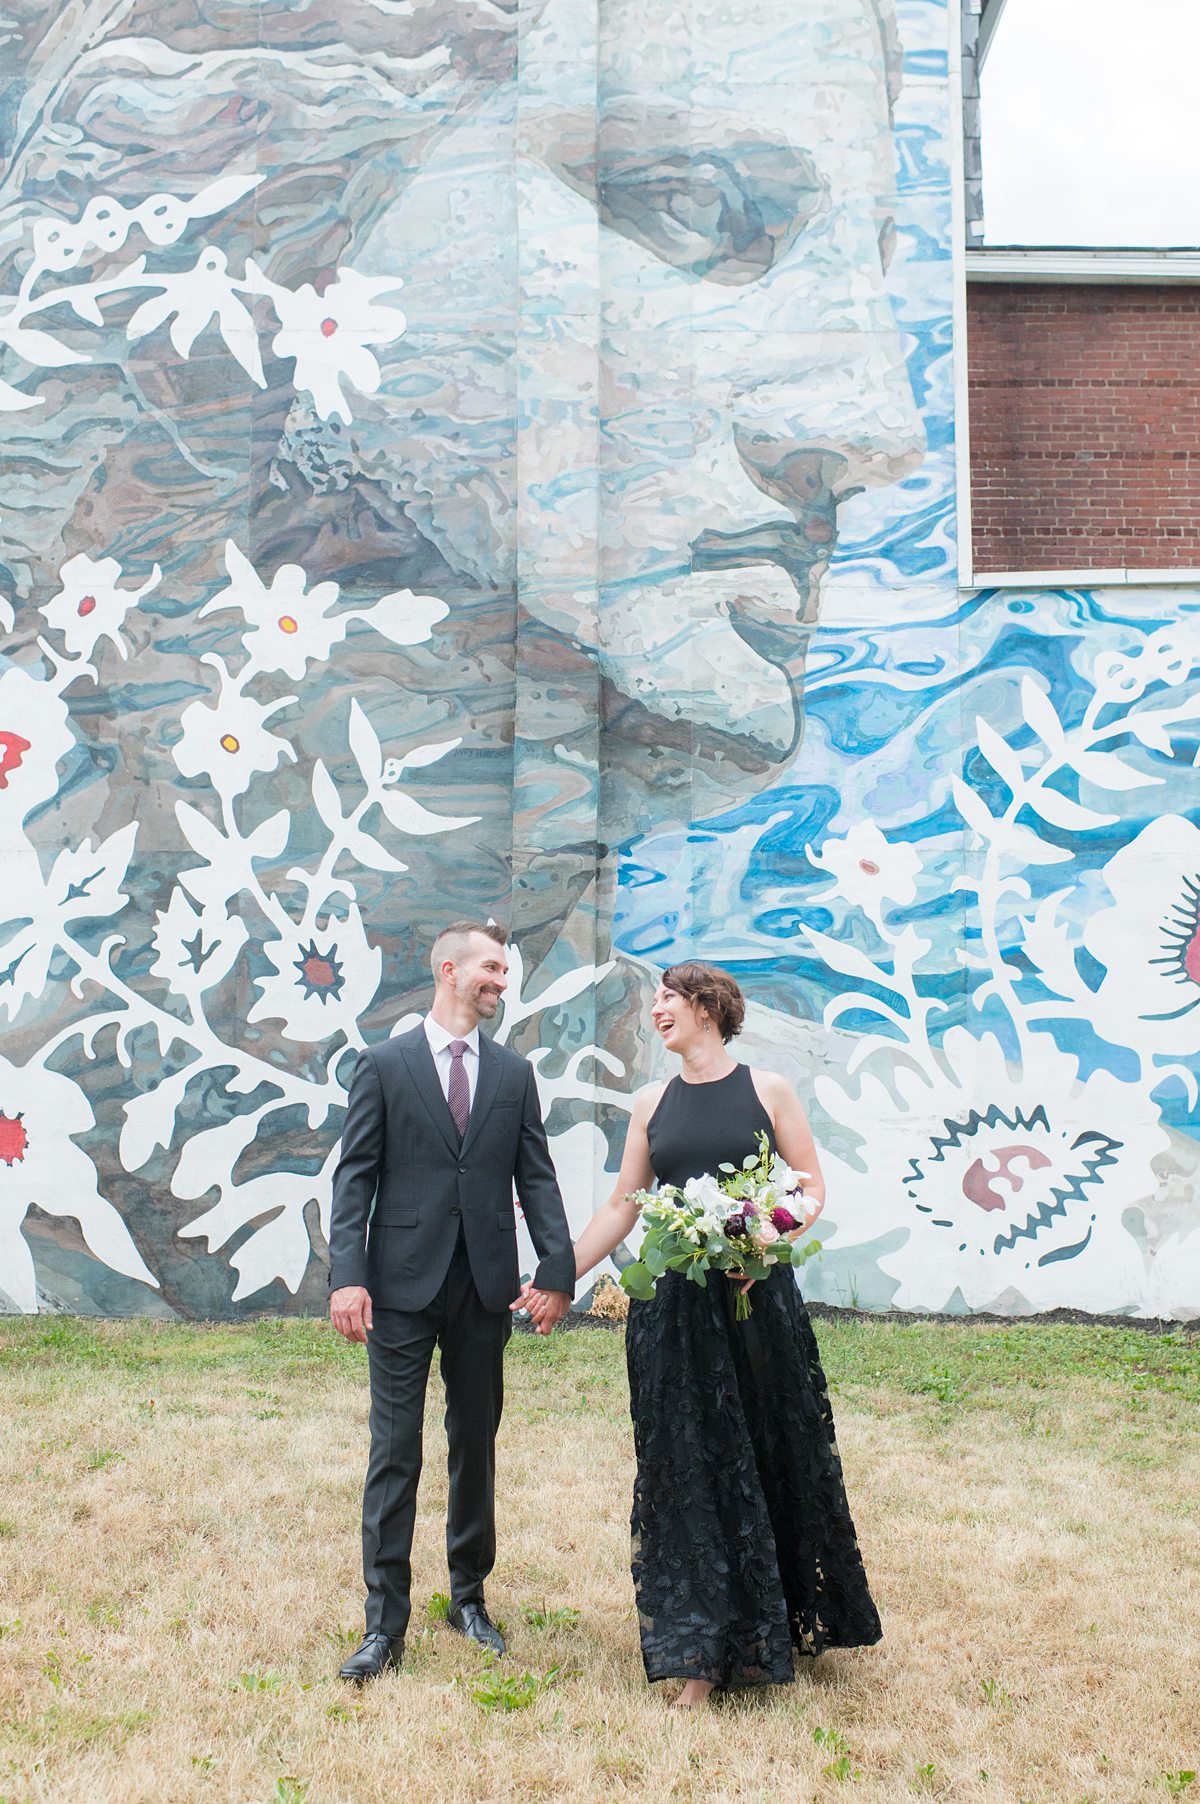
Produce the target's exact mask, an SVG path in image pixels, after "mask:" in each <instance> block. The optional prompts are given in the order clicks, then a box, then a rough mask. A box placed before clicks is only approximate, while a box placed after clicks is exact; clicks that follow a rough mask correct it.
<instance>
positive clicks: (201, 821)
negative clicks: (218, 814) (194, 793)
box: [175, 801, 229, 864]
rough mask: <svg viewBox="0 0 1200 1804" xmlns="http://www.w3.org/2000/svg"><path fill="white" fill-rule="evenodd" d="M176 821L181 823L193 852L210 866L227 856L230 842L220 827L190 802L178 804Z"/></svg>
mask: <svg viewBox="0 0 1200 1804" xmlns="http://www.w3.org/2000/svg"><path fill="white" fill-rule="evenodd" d="M175 819H176V820H177V821H178V822H179V825H180V829H181V830H182V833H183V837H184V838H185V839H186V840H187V842H188V845H189V846H190V847H191V848H192V851H193V852H195V853H197V854H198V856H199V857H201V858H203V859H204V860H205V861H206V863H208V864H216V863H217V862H218V861H219V860H220V859H222V858H223V857H224V856H225V852H226V849H227V847H228V844H229V842H228V840H227V839H226V838H225V835H224V834H223V833H222V832H221V831H220V829H219V828H218V827H215V826H214V825H213V823H212V822H211V821H210V820H209V818H208V816H207V815H206V814H201V812H200V810H199V809H198V808H193V806H192V804H191V803H190V802H182V801H180V802H176V804H175Z"/></svg>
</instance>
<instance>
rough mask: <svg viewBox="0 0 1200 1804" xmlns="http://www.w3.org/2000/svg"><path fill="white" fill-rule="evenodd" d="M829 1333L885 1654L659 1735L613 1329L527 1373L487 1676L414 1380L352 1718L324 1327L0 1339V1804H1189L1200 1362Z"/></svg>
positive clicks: (572, 1339) (1096, 1344)
mask: <svg viewBox="0 0 1200 1804" xmlns="http://www.w3.org/2000/svg"><path fill="white" fill-rule="evenodd" d="M817 1326H818V1333H819V1336H820V1339H821V1342H822V1346H823V1348H824V1352H825V1357H826V1364H827V1368H828V1371H829V1374H830V1378H831V1382H832V1384H833V1387H834V1393H835V1394H834V1407H835V1410H836V1412H837V1417H838V1423H839V1432H840V1441H841V1448H842V1455H843V1459H844V1462H845V1466H846V1477H847V1485H848V1488H849V1493H850V1500H851V1505H852V1507H853V1509H854V1513H855V1517H856V1519H857V1522H858V1528H859V1535H860V1539H861V1542H862V1546H863V1551H864V1555H865V1558H866V1563H867V1570H868V1573H869V1575H870V1578H871V1582H872V1586H873V1589H874V1592H875V1595H876V1598H877V1601H878V1603H879V1607H880V1612H881V1614H882V1616H883V1621H884V1632H885V1639H884V1641H883V1643H882V1644H881V1646H880V1647H878V1648H874V1649H868V1650H860V1651H853V1652H844V1653H831V1654H826V1655H824V1656H823V1657H822V1658H821V1659H820V1660H818V1661H817V1662H815V1663H810V1664H806V1665H805V1666H803V1667H802V1668H801V1669H800V1671H799V1673H798V1675H797V1682H796V1683H795V1684H794V1685H792V1686H787V1687H779V1688H776V1689H772V1690H770V1691H768V1692H765V1693H756V1694H753V1695H750V1696H734V1697H731V1698H728V1699H724V1700H721V1701H719V1702H718V1703H716V1704H715V1705H714V1706H711V1707H710V1708H708V1709H706V1710H704V1711H701V1712H693V1713H686V1714H685V1713H675V1714H670V1713H668V1711H667V1708H666V1706H667V1703H668V1702H669V1696H670V1688H666V1687H656V1688H654V1689H651V1688H649V1687H648V1686H647V1685H646V1684H645V1682H644V1680H643V1678H642V1674H641V1667H640V1661H639V1656H638V1642H637V1625H636V1620H635V1617H634V1613H633V1604H632V1593H631V1588H630V1581H629V1570H628V1539H627V1524H628V1500H629V1492H630V1482H631V1464H632V1456H631V1444H630V1434H629V1426H628V1420H627V1416H626V1389H625V1373H624V1347H623V1342H622V1337H621V1335H620V1333H609V1332H602V1331H584V1330H580V1331H574V1332H571V1333H567V1334H561V1333H560V1334H559V1335H556V1336H555V1337H554V1338H553V1339H552V1340H550V1341H541V1340H536V1339H534V1338H532V1337H530V1336H528V1335H521V1336H518V1337H516V1338H515V1339H514V1342H513V1344H512V1347H511V1348H510V1352H509V1362H508V1405H507V1412H506V1415H505V1419H504V1426H503V1430H502V1436H501V1442H502V1444H501V1457H500V1507H499V1517H500V1559H499V1563H498V1566H497V1569H496V1572H495V1574H494V1575H493V1579H492V1583H491V1586H490V1588H489V1592H488V1600H489V1603H490V1605H491V1607H492V1611H493V1614H494V1615H496V1616H498V1617H500V1618H502V1619H503V1620H504V1622H505V1623H506V1625H507V1628H508V1631H509V1636H510V1648H511V1658H510V1659H509V1660H508V1661H506V1662H504V1663H503V1665H502V1666H498V1667H497V1668H496V1669H495V1670H494V1672H490V1673H489V1671H488V1670H487V1669H486V1667H485V1666H484V1664H483V1662H482V1661H481V1660H479V1659H477V1658H476V1657H475V1656H474V1650H473V1649H472V1648H470V1647H468V1646H467V1645H466V1644H464V1643H463V1642H462V1641H461V1640H460V1639H458V1638H457V1637H456V1636H454V1635H452V1634H451V1633H450V1632H449V1631H448V1630H447V1629H446V1627H445V1626H444V1625H441V1626H439V1624H438V1622H437V1620H436V1614H437V1598H436V1594H438V1593H441V1592H442V1591H444V1590H445V1588H446V1582H447V1581H446V1572H445V1560H444V1553H443V1549H442V1519H443V1510H444V1504H445V1461H444V1439H443V1435H442V1430H441V1425H440V1420H439V1415H440V1412H439V1410H438V1409H437V1407H436V1404H437V1391H438V1388H439V1387H438V1386H437V1385H436V1382H435V1383H434V1384H433V1385H431V1390H430V1396H431V1402H432V1404H433V1405H434V1407H431V1409H430V1413H429V1420H428V1424H427V1433H426V1470H425V1478H424V1482H423V1488H422V1496H421V1506H420V1514H419V1522H418V1534H417V1545H416V1552H415V1585H414V1620H413V1628H412V1631H411V1632H410V1639H409V1654H408V1659H407V1664H406V1670H405V1671H404V1673H403V1674H401V1675H395V1676H389V1677H388V1678H386V1679H384V1680H383V1681H381V1682H379V1683H378V1684H376V1685H375V1686H373V1687H372V1688H370V1689H369V1690H368V1691H367V1692H366V1693H365V1694H359V1693H355V1692H353V1691H350V1690H348V1689H347V1688H346V1687H344V1686H342V1685H340V1684H339V1683H338V1682H337V1681H336V1679H335V1678H334V1676H333V1675H334V1671H335V1669H336V1667H337V1665H338V1664H339V1662H340V1659H341V1657H342V1655H343V1651H344V1650H345V1649H346V1648H347V1647H349V1646H352V1645H353V1644H354V1643H355V1642H356V1640H357V1638H358V1632H359V1629H360V1626H361V1620H362V1618H361V1604H360V1585H359V1574H358V1521H357V1519H358V1507H359V1488H360V1484H361V1479H362V1471H363V1465H364V1460H365V1455H366V1444H367V1436H366V1420H367V1386H366V1365H365V1355H364V1354H363V1353H362V1350H361V1349H355V1348H351V1347H348V1346H346V1345H345V1344H343V1343H342V1342H340V1341H338V1340H337V1339H336V1337H335V1336H334V1335H333V1333H332V1331H331V1330H330V1329H328V1328H327V1327H326V1326H325V1325H324V1324H322V1323H316V1322H303V1321H299V1322H281V1321H272V1322H263V1323H258V1324H255V1325H252V1326H248V1327H238V1328H234V1327H205V1328H199V1327H189V1326H177V1325H168V1326H159V1325H155V1324H150V1323H144V1322H137V1323H97V1322H80V1321H75V1320H72V1319H67V1318H55V1319H48V1318H40V1319H37V1318H34V1319H16V1320H14V1319H11V1318H9V1319H5V1320H3V1321H0V1395H2V1396H3V1399H4V1405H5V1407H4V1410H3V1418H4V1419H3V1423H2V1425H0V1434H2V1436H3V1442H2V1445H3V1453H2V1456H0V1800H3V1801H4V1804H16V1801H17V1800H21V1801H22V1804H24V1800H32V1799H37V1800H51V1801H53V1804H76V1801H78V1804H85V1801H86V1804H110V1801H111V1804H135V1801H141V1800H146V1801H149V1800H154V1801H155V1804H191V1801H192V1800H197V1801H202V1800H221V1801H223V1804H265V1801H267V1800H270V1801H272V1804H343V1801H345V1804H350V1801H352V1800H353V1801H354V1804H390V1801H391V1800H410V1799H411V1800H417V1799H430V1800H439V1801H440V1800H454V1801H457V1800H473V1801H477V1804H482V1801H483V1800H497V1801H498V1800H502V1799H503V1800H509V1799H538V1798H563V1799H603V1800H610V1799H619V1798H625V1797H629V1798H637V1799H640V1800H647V1801H653V1800H658V1799H668V1798H671V1799H675V1798H679V1799H706V1800H708V1799H713V1800H720V1799H726V1798H747V1799H764V1800H765V1799H772V1800H776V1799H779V1800H793V1799H794V1800H826V1799H835V1798H839V1799H846V1800H853V1799H880V1800H883V1799H889V1800H890V1799H904V1800H911V1799H912V1798H914V1797H924V1796H928V1797H934V1798H937V1797H941V1798H946V1799H953V1800H956V1801H962V1804H968V1801H974V1800H980V1801H984V1800H987V1801H989V1804H1020V1800H1022V1799H1026V1800H1029V1801H1030V1804H1034V1801H1035V1800H1036V1801H1037V1804H1042V1801H1047V1804H1082V1801H1083V1800H1085V1799H1086V1800H1091V1801H1092V1804H1100V1801H1101V1800H1105V1801H1107V1804H1131V1801H1133V1800H1141V1799H1145V1800H1161V1799H1164V1798H1167V1797H1170V1796H1179V1797H1184V1798H1189V1799H1194V1800H1195V1801H1196V1804H1200V1778H1194V1777H1193V1774H1194V1773H1196V1772H1200V1677H1198V1674H1200V1409H1198V1408H1197V1403H1198V1402H1200V1346H1196V1345H1189V1344H1188V1342H1187V1339H1186V1338H1185V1337H1184V1336H1183V1335H1178V1334H1177V1335H1172V1336H1167V1337H1165V1338H1155V1337H1152V1336H1150V1335H1148V1334H1144V1333H1142V1332H1140V1331H1138V1330H1124V1329H1113V1328H1099V1327H1097V1328H1076V1327H1059V1326H1047V1325H1043V1326H1038V1325H1037V1324H1020V1325H1013V1326H1004V1327H995V1326H984V1325H978V1324H962V1325H958V1324H947V1323H927V1324H917V1325H912V1324H899V1323H891V1322H886V1321H878V1320H871V1319H869V1318H868V1319H860V1320H855V1321H837V1322H835V1321H823V1322H819V1323H818V1324H817ZM431 1602H432V1604H433V1608H432V1609H431V1608H430V1604H431Z"/></svg>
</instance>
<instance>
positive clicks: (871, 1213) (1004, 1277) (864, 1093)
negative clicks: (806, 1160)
mask: <svg viewBox="0 0 1200 1804" xmlns="http://www.w3.org/2000/svg"><path fill="white" fill-rule="evenodd" d="M1034 1046H1035V1048H1036V1062H1035V1063H1034V1064H1033V1065H1032V1066H1031V1067H1030V1068H1028V1069H1026V1070H1024V1071H1019V1072H1014V1071H1012V1070H1011V1069H1010V1068H1009V1066H1008V1065H1007V1063H1006V1061H1005V1057H1004V1052H1003V1049H1002V1048H1001V1046H1000V1044H999V1042H998V1041H997V1040H996V1039H995V1038H994V1037H993V1036H992V1035H990V1034H985V1035H983V1036H982V1037H981V1038H979V1039H975V1038H974V1037H973V1036H972V1035H971V1034H969V1033H967V1032H966V1030H965V1029H963V1028H952V1029H951V1030H950V1031H949V1032H948V1033H947V1035H946V1038H945V1042H944V1047H943V1054H944V1059H945V1063H946V1065H947V1066H948V1067H949V1075H947V1076H946V1077H945V1079H944V1081H943V1082H942V1083H941V1084H939V1085H938V1086H937V1087H936V1088H933V1089H931V1088H929V1087H928V1086H927V1085H926V1084H925V1083H924V1082H923V1080H922V1078H921V1077H920V1076H919V1075H918V1074H916V1073H914V1072H913V1071H911V1070H910V1069H908V1068H907V1067H906V1066H904V1065H903V1064H897V1065H896V1066H895V1068H894V1069H893V1070H892V1071H891V1073H890V1074H889V1076H890V1086H891V1087H890V1088H889V1086H888V1085H886V1084H884V1083H882V1082H881V1081H880V1080H879V1079H877V1078H875V1077H873V1076H868V1077H864V1078H863V1080H862V1083H861V1087H860V1090H859V1093H858V1095H857V1096H856V1097H851V1096H850V1095H849V1094H848V1093H847V1092H846V1091H845V1090H843V1089H842V1087H841V1085H840V1084H838V1083H835V1082H834V1081H833V1080H832V1079H830V1078H827V1077H819V1078H818V1079H817V1080H816V1085H815V1088H816V1094H817V1098H818V1101H819V1102H820V1104H821V1106H822V1107H823V1108H824V1110H825V1111H826V1113H827V1114H828V1115H829V1116H830V1117H831V1118H832V1119H833V1120H834V1121H835V1122H836V1123H839V1124H841V1125H842V1126H844V1127H845V1128H846V1129H848V1130H849V1132H850V1135H851V1136H855V1135H856V1136H858V1137H859V1138H860V1139H861V1140H862V1145H861V1147H860V1148H859V1150H858V1152H857V1154H856V1155H855V1159H856V1162H860V1163H861V1167H862V1168H861V1169H856V1168H855V1165H854V1164H851V1163H850V1160H849V1159H848V1158H842V1157H840V1156H839V1154H838V1152H837V1151H836V1150H834V1147H833V1146H832V1145H831V1144H830V1142H831V1141H832V1140H833V1139H834V1138H835V1136H833V1135H831V1136H830V1137H829V1141H826V1142H824V1143H823V1150H822V1163H823V1164H824V1166H825V1171H826V1178H827V1181H828V1185H829V1195H830V1205H829V1209H828V1211H827V1215H826V1218H825V1220H826V1221H828V1223H829V1229H828V1231H824V1224H823V1232H822V1236H821V1238H822V1241H823V1242H825V1243H829V1242H831V1241H832V1246H833V1249H834V1251H835V1252H837V1253H841V1252H842V1251H843V1250H844V1249H847V1248H849V1249H851V1250H852V1248H853V1246H854V1245H855V1244H857V1243H866V1242H870V1241H874V1242H876V1243H878V1242H879V1241H881V1240H882V1239H883V1237H884V1236H891V1237H893V1239H894V1237H895V1234H896V1230H897V1229H905V1230H907V1231H906V1233H905V1235H904V1239H903V1243H902V1244H901V1245H899V1246H898V1247H894V1249H893V1250H889V1251H884V1252H883V1253H881V1254H879V1256H878V1264H879V1266H880V1268H881V1269H882V1270H883V1271H884V1272H886V1273H887V1274H888V1275H889V1276H890V1277H892V1278H895V1279H897V1280H898V1282H899V1289H898V1290H897V1293H896V1296H895V1298H894V1304H895V1307H896V1308H898V1309H922V1310H924V1309H929V1310H941V1309H945V1308H946V1307H947V1306H954V1305H955V1302H956V1299H957V1300H958V1305H959V1306H961V1305H962V1304H965V1305H966V1307H967V1308H968V1309H989V1308H995V1309H998V1310H1000V1311H1001V1312H1002V1313H1005V1314H1011V1313H1020V1311H1021V1310H1022V1309H1023V1308H1024V1309H1030V1310H1043V1309H1053V1308H1057V1307H1060V1306H1061V1307H1067V1306H1070V1307H1074V1308H1076V1309H1087V1310H1092V1311H1096V1312H1108V1311H1114V1310H1128V1309H1137V1308H1138V1307H1140V1305H1141V1303H1142V1301H1143V1291H1144V1285H1145V1279H1144V1264H1143V1260H1142V1257H1141V1254H1140V1251H1139V1249H1138V1246H1137V1242H1136V1241H1135V1240H1134V1239H1133V1237H1132V1235H1130V1233H1129V1232H1128V1231H1127V1229H1126V1228H1125V1227H1124V1225H1123V1223H1122V1217H1123V1215H1124V1214H1125V1212H1126V1210H1127V1209H1129V1208H1130V1207H1132V1206H1135V1205H1139V1204H1143V1203H1144V1202H1145V1201H1146V1200H1147V1199H1148V1198H1150V1197H1151V1196H1152V1195H1153V1194H1154V1192H1155V1190H1156V1189H1157V1182H1158V1181H1157V1178H1156V1176H1155V1172H1154V1169H1153V1164H1152V1161H1153V1160H1154V1159H1155V1158H1156V1157H1157V1156H1158V1155H1159V1154H1161V1153H1163V1152H1165V1151H1166V1149H1167V1146H1168V1140H1167V1136H1166V1133H1165V1131H1164V1130H1163V1128H1162V1126H1161V1124H1160V1122H1159V1119H1158V1115H1157V1112H1156V1110H1155V1109H1154V1108H1153V1106H1152V1104H1151V1102H1150V1099H1149V1096H1148V1095H1147V1094H1146V1093H1145V1090H1144V1088H1143V1087H1142V1086H1137V1085H1133V1084H1126V1083H1123V1082H1121V1081H1120V1080H1119V1079H1118V1078H1115V1077H1113V1076H1112V1075H1111V1074H1110V1073H1109V1072H1106V1071H1103V1070H1098V1071H1095V1072H1093V1073H1092V1075H1091V1076H1090V1077H1088V1078H1086V1079H1084V1080H1083V1081H1080V1080H1079V1079H1078V1077H1077V1075H1076V1064H1075V1061H1074V1060H1073V1059H1071V1058H1069V1057H1068V1056H1067V1055H1066V1054H1064V1053H1062V1052H1060V1051H1059V1050H1058V1048H1057V1047H1055V1046H1054V1044H1053V1042H1052V1041H1051V1040H1050V1039H1049V1037H1048V1036H1045V1035H1039V1036H1038V1037H1037V1039H1036V1041H1035V1042H1034ZM893 1091H894V1092H895V1094H893ZM876 1250H878V1248H877V1249H876ZM868 1258H869V1259H871V1260H874V1258H875V1254H874V1253H872V1254H871V1255H868Z"/></svg>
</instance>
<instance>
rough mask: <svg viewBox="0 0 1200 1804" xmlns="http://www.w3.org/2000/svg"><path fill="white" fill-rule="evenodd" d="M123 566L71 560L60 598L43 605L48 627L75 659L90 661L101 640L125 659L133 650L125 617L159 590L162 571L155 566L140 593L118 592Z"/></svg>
mask: <svg viewBox="0 0 1200 1804" xmlns="http://www.w3.org/2000/svg"><path fill="white" fill-rule="evenodd" d="M120 575H121V566H120V564H118V562H117V560H116V558H115V557H105V558H100V559H98V560H97V559H94V558H90V557H85V556H84V555H83V554H82V553H81V554H80V555H79V556H78V557H73V558H68V559H67V562H66V563H65V564H64V565H63V567H62V569H61V570H60V571H59V573H58V580H59V583H60V584H61V585H62V586H61V588H60V589H59V591H58V593H57V595H52V596H51V598H50V600H49V601H46V602H43V603H42V608H41V611H42V613H43V614H44V615H45V617H46V624H47V625H48V626H52V627H54V628H55V630H56V631H58V632H60V633H61V634H62V636H63V639H64V640H65V641H66V647H67V650H68V651H69V652H70V653H71V656H72V657H75V658H81V657H82V658H90V657H91V655H92V653H93V651H94V650H95V648H96V646H97V645H98V644H99V642H100V640H101V639H111V641H112V643H113V644H114V645H115V646H116V648H117V650H118V651H119V652H120V654H121V656H122V657H123V658H128V656H129V646H128V643H127V641H126V639H125V637H124V634H123V633H122V630H121V629H122V627H123V626H124V624H125V616H126V614H128V612H129V610H130V608H135V607H137V605H138V603H139V602H140V601H141V599H142V596H143V595H148V594H149V593H150V591H151V590H152V589H156V588H157V587H158V584H159V582H160V580H161V578H162V571H161V570H160V569H159V567H158V565H157V564H155V566H154V569H153V570H152V571H151V573H150V576H149V578H148V579H147V581H146V582H144V583H143V584H142V586H141V588H140V589H118V587H117V582H118V579H119V578H120Z"/></svg>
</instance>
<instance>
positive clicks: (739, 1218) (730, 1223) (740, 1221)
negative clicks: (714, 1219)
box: [725, 1212, 746, 1240]
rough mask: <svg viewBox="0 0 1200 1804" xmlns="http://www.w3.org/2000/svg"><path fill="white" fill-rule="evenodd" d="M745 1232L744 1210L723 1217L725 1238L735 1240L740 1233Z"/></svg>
mask: <svg viewBox="0 0 1200 1804" xmlns="http://www.w3.org/2000/svg"><path fill="white" fill-rule="evenodd" d="M745 1232H746V1217H745V1214H744V1212H743V1213H741V1214H738V1215H729V1216H727V1217H726V1218H725V1238H726V1240H735V1239H737V1237H738V1236H739V1235H740V1234H744V1233H745Z"/></svg>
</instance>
